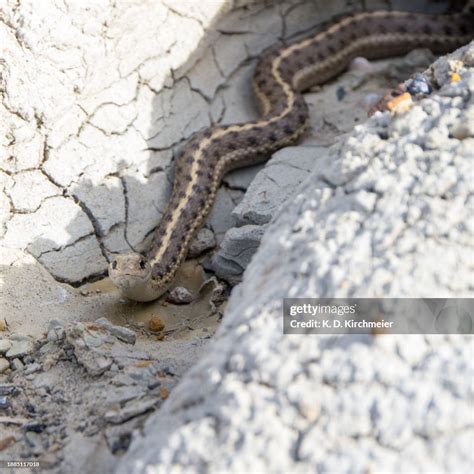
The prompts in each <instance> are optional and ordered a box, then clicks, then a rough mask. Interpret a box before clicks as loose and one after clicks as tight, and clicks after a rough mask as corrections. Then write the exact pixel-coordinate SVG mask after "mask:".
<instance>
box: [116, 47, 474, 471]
mask: <svg viewBox="0 0 474 474" xmlns="http://www.w3.org/2000/svg"><path fill="white" fill-rule="evenodd" d="M471 50H474V44H473V45H471ZM462 57H463V51H460V52H458V53H457V54H456V55H455V56H454V58H457V59H461V58H462ZM445 62H446V59H442V60H440V61H439V62H438V63H437V65H435V67H434V68H433V71H436V69H437V68H440V67H442V66H443V65H444V64H445ZM459 72H460V74H461V76H462V80H461V81H459V82H457V83H448V82H447V83H443V84H441V90H440V91H439V93H438V94H436V95H433V96H432V97H430V98H428V99H426V100H423V101H421V102H419V103H417V104H415V105H414V106H413V108H412V109H411V110H409V111H408V112H407V113H405V114H403V115H397V116H395V117H391V116H390V115H388V113H385V114H377V115H376V116H374V117H373V118H372V119H371V120H369V121H368V123H367V124H366V125H363V126H359V127H356V129H355V130H354V131H353V133H352V134H351V135H350V136H349V137H348V138H347V139H345V140H344V141H342V142H341V143H338V144H336V145H335V146H334V147H332V148H331V150H330V154H329V156H328V157H327V162H326V164H325V166H320V167H319V166H318V167H317V168H316V169H315V171H314V172H313V173H312V174H311V175H310V176H309V177H308V179H307V180H306V181H305V182H304V183H303V185H302V186H301V187H300V189H299V190H298V192H297V193H296V195H295V197H294V198H293V199H292V200H291V201H290V202H289V203H287V204H285V205H284V206H283V208H282V209H281V210H280V212H279V213H278V215H277V216H276V217H275V219H274V221H273V222H272V223H271V224H270V225H269V228H268V231H267V233H266V235H265V237H264V238H263V241H262V245H261V247H260V249H259V250H258V252H257V254H256V255H255V257H254V258H253V260H252V262H251V264H250V265H249V267H248V268H247V270H246V272H245V274H244V280H243V283H242V284H241V285H239V286H238V287H236V288H235V289H234V291H233V293H232V296H231V299H230V302H229V305H228V307H227V310H226V314H225V316H224V319H223V321H222V326H221V327H220V330H219V332H218V334H217V337H216V339H215V341H214V345H213V347H212V349H211V350H210V352H209V353H208V354H207V356H205V357H203V359H201V360H200V361H199V362H198V364H197V365H195V366H194V367H193V369H191V371H190V372H189V373H188V376H187V377H185V378H184V379H183V380H182V382H181V383H180V385H179V386H178V387H177V388H176V389H175V390H174V392H173V393H172V394H171V396H170V398H169V400H168V401H167V403H165V405H164V406H163V407H162V409H161V410H160V411H159V412H158V413H156V414H155V415H153V416H152V417H151V418H150V419H149V420H148V423H147V424H146V426H145V429H144V431H143V434H144V437H142V436H141V435H138V434H137V436H136V439H135V440H134V442H133V443H132V447H131V449H130V451H129V452H128V453H127V455H126V456H125V457H124V459H123V462H122V463H121V464H120V466H119V467H118V469H117V472H118V473H125V472H127V473H129V472H133V473H142V472H148V473H155V472H169V471H173V470H174V471H177V472H181V471H184V472H186V471H188V470H193V471H206V472H222V471H225V472H256V471H262V472H314V471H318V472H319V471H320V472H366V471H367V469H369V470H371V471H385V472H407V471H416V472H428V471H441V472H470V471H471V468H472V450H471V446H472V440H473V436H474V430H473V427H472V423H471V421H470V419H469V416H466V414H468V413H469V412H470V406H471V404H472V390H471V387H470V384H471V382H470V380H471V378H472V374H473V368H472V338H471V337H470V336H442V335H437V336H422V335H412V336H390V337H388V336H385V337H384V336H369V335H366V336H365V335H364V336H355V335H345V336H337V337H336V336H318V337H316V336H313V337H311V336H284V335H283V334H282V320H281V306H282V298H284V297H318V296H335V295H337V296H353V295H359V296H378V295H384V296H424V295H426V296H433V295H436V296H443V297H448V296H457V295H463V296H472V295H473V293H474V290H473V287H472V277H473V275H472V268H471V262H470V258H469V255H471V254H472V250H473V241H472V226H471V222H472V216H470V212H471V211H470V209H469V207H468V206H467V205H466V203H467V202H469V199H470V196H471V193H472V180H471V179H470V175H471V173H472V164H471V163H472V158H473V152H472V150H473V149H474V148H473V139H472V138H470V137H465V138H463V139H457V138H455V137H452V136H451V134H450V131H451V130H453V129H455V128H456V127H458V126H459V123H460V121H461V120H462V119H461V117H464V116H465V114H466V113H467V114H470V113H471V112H470V110H472V108H473V107H474V99H473V97H474V95H473V93H474V71H472V69H471V70H466V69H465V68H460V70H459ZM436 136H438V138H436V139H435V137H436ZM440 137H441V138H440ZM433 140H435V142H433ZM209 446H218V447H219V449H216V450H214V449H209ZM447 453H448V454H447Z"/></svg>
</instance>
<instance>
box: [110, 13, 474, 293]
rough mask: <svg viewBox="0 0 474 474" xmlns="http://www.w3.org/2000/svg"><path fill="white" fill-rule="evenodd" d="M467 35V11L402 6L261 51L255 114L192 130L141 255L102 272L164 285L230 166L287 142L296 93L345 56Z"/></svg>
mask: <svg viewBox="0 0 474 474" xmlns="http://www.w3.org/2000/svg"><path fill="white" fill-rule="evenodd" d="M473 37H474V14H473V13H472V12H465V13H462V14H461V13H457V14H451V15H425V14H414V13H406V12H395V11H391V12H385V11H382V12H377V11H376V12H366V13H356V14H353V15H350V16H347V17H345V18H343V19H342V20H340V21H338V22H336V23H333V24H332V25H331V26H329V27H328V28H327V29H325V30H324V31H322V32H319V33H317V34H315V35H313V36H310V37H308V38H305V39H302V40H299V41H296V42H294V43H293V44H289V45H285V46H282V47H278V48H274V49H271V50H269V51H267V52H266V53H264V54H263V55H262V57H261V58H260V60H259V62H258V64H257V67H256V70H255V74H254V77H253V81H252V86H253V91H254V93H255V97H256V99H257V101H258V106H259V110H260V112H261V118H260V119H258V120H255V121H251V122H247V123H242V124H234V125H215V126H212V127H210V128H207V129H205V130H203V131H201V132H198V133H196V134H195V135H194V136H193V137H192V138H191V139H190V140H189V142H188V143H187V145H186V146H185V147H184V149H183V150H182V152H181V154H180V156H179V157H178V158H177V160H176V171H175V178H174V185H173V191H172V194H171V198H170V200H169V203H168V206H167V208H166V210H165V212H164V214H163V216H162V218H161V221H160V223H159V225H158V227H157V228H156V231H155V234H154V239H153V242H152V244H151V246H150V249H149V250H148V252H147V253H146V255H140V254H138V253H131V254H123V255H118V256H116V258H115V259H114V260H113V261H112V262H111V263H110V265H109V275H110V277H111V279H112V281H113V282H114V284H115V285H116V286H117V287H118V288H119V289H120V291H121V293H122V294H123V295H124V296H126V297H128V298H130V299H133V300H136V301H151V300H154V299H156V298H158V297H159V296H161V295H162V294H163V293H164V292H165V291H166V290H167V289H168V288H169V286H170V285H171V283H172V281H173V278H174V276H175V275H176V271H177V269H178V268H179V266H180V264H181V263H182V262H183V260H184V259H185V258H186V255H187V252H188V248H189V245H190V243H191V241H192V239H193V237H194V235H195V234H196V232H197V231H198V229H199V228H200V227H201V225H202V224H203V222H204V219H205V217H206V216H207V214H208V212H209V210H210V209H211V206H212V204H213V202H214V199H215V196H216V192H217V190H218V187H219V185H220V182H221V180H222V177H223V176H224V175H225V174H226V173H227V172H228V171H230V170H232V169H235V168H239V167H242V166H246V165H249V164H254V163H258V162H259V161H262V160H265V159H267V158H268V157H269V156H270V154H271V153H273V152H275V151H276V150H278V149H279V148H282V147H284V146H287V145H289V144H292V143H294V142H296V141H297V140H298V138H299V137H300V136H301V135H302V134H303V132H304V131H305V128H306V126H307V123H308V107H307V105H306V103H305V101H304V99H303V96H302V95H301V93H302V92H304V91H305V90H306V89H308V88H309V87H310V86H314V85H317V84H322V83H324V82H326V81H328V80H329V79H331V78H333V77H335V76H337V75H338V74H340V73H341V72H343V71H344V70H345V69H346V68H347V66H348V65H349V63H350V62H351V60H352V59H354V58H355V57H357V56H364V57H366V58H369V59H377V58H384V57H390V56H396V55H401V54H405V53H407V52H409V51H411V50H412V49H414V48H417V47H426V48H429V49H431V50H432V51H433V52H435V53H446V52H449V51H452V50H454V49H456V48H457V47H460V46H462V45H463V44H466V43H467V42H469V41H470V40H471V39H472V38H473Z"/></svg>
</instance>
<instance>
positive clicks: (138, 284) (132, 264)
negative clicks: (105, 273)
mask: <svg viewBox="0 0 474 474" xmlns="http://www.w3.org/2000/svg"><path fill="white" fill-rule="evenodd" d="M109 276H110V279H111V280H112V281H113V283H114V284H115V286H116V287H117V288H119V290H120V291H121V293H122V294H123V295H124V296H126V297H127V298H130V299H133V300H135V301H150V300H151V299H154V298H152V297H151V295H150V288H151V266H150V264H149V263H148V261H147V260H146V258H145V257H143V255H140V254H138V253H128V254H122V255H117V256H116V257H115V258H114V260H112V261H111V262H110V265H109ZM155 298H156V296H155Z"/></svg>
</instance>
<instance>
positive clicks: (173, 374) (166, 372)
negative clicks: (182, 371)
mask: <svg viewBox="0 0 474 474" xmlns="http://www.w3.org/2000/svg"><path fill="white" fill-rule="evenodd" d="M163 372H164V373H165V374H166V375H169V376H170V377H174V376H175V375H176V374H175V373H174V372H173V371H172V370H171V369H170V368H169V367H165V368H164V369H163Z"/></svg>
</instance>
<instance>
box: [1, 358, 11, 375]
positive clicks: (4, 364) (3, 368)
mask: <svg viewBox="0 0 474 474" xmlns="http://www.w3.org/2000/svg"><path fill="white" fill-rule="evenodd" d="M9 367H10V362H8V360H7V359H5V358H4V357H0V374H3V372H5V371H6V370H8V369H9Z"/></svg>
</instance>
